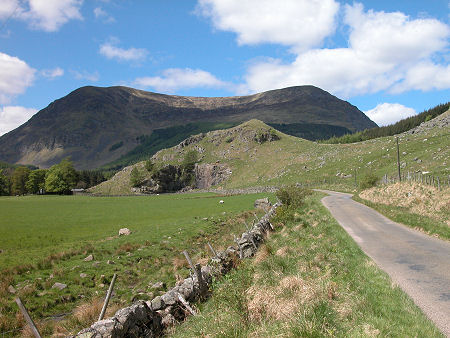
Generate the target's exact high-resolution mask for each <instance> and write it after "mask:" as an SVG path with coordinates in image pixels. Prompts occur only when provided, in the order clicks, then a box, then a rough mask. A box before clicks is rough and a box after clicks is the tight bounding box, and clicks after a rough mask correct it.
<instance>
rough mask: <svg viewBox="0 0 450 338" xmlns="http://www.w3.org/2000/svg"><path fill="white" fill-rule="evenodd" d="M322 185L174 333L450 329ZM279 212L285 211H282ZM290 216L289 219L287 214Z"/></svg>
mask: <svg viewBox="0 0 450 338" xmlns="http://www.w3.org/2000/svg"><path fill="white" fill-rule="evenodd" d="M323 196H324V195H323V194H321V193H314V194H313V195H312V196H309V197H307V198H306V200H305V204H304V205H303V206H302V207H300V208H298V209H297V210H295V211H292V212H289V213H290V214H289V213H286V212H283V209H280V213H278V212H277V216H276V218H275V219H274V220H273V222H272V223H273V224H274V225H275V226H276V231H275V233H273V234H271V235H270V237H269V238H268V240H267V241H266V244H265V247H263V249H262V250H261V251H260V252H259V253H258V254H257V255H256V257H255V258H254V259H249V260H246V261H245V262H244V263H242V264H241V265H240V267H239V268H238V269H237V270H235V271H233V272H231V273H230V274H229V275H227V276H225V277H224V278H223V279H220V280H217V281H216V282H215V283H214V286H213V293H212V294H213V296H212V297H211V298H210V299H209V300H208V301H207V302H205V303H203V304H199V305H198V308H199V314H198V315H197V316H195V317H189V318H188V319H187V320H186V322H185V323H183V324H180V325H178V326H176V327H175V328H174V329H173V331H172V332H171V336H172V337H275V336H276V337H335V336H338V337H375V336H381V337H386V336H392V337H443V335H442V334H441V333H440V332H439V330H438V329H437V328H436V327H435V326H434V325H433V324H432V322H431V321H429V320H428V319H427V318H426V317H425V315H424V314H423V313H422V312H421V311H420V309H419V308H418V307H417V306H416V305H415V304H414V303H413V301H412V300H411V299H410V298H409V297H408V296H407V295H406V294H405V293H403V291H402V290H401V289H400V288H399V287H398V286H396V285H395V284H394V283H393V282H392V281H391V280H390V278H389V277H388V275H387V274H386V273H384V272H383V271H381V270H380V269H379V268H378V267H377V266H376V265H375V263H374V262H373V261H372V260H371V259H370V258H368V257H367V256H366V255H365V254H364V253H363V252H362V250H361V249H360V248H359V247H358V246H357V244H356V243H355V242H354V241H353V240H352V239H351V237H350V236H348V235H347V233H346V232H345V231H344V230H343V229H342V228H341V227H340V226H339V225H338V223H337V222H336V221H335V220H334V219H333V218H332V216H331V215H330V213H329V212H328V211H327V210H326V209H325V207H323V206H322V204H321V203H320V199H321V198H322V197H323ZM277 218H278V219H277ZM286 220H289V221H286Z"/></svg>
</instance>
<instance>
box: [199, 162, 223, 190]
mask: <svg viewBox="0 0 450 338" xmlns="http://www.w3.org/2000/svg"><path fill="white" fill-rule="evenodd" d="M194 173H195V182H196V185H195V187H196V188H198V189H207V188H210V187H212V186H213V185H217V184H219V183H221V182H223V181H225V180H226V179H227V178H228V177H229V176H230V175H231V173H232V172H231V170H230V168H229V167H228V166H227V165H225V164H220V163H215V164H209V163H204V164H196V165H195V169H194Z"/></svg>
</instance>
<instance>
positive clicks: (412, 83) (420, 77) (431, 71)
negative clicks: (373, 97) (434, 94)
mask: <svg viewBox="0 0 450 338" xmlns="http://www.w3.org/2000/svg"><path fill="white" fill-rule="evenodd" d="M448 88H450V65H436V64H433V63H432V62H430V61H424V62H420V63H418V64H416V65H414V66H412V67H411V68H409V69H408V70H407V71H406V74H405V77H404V78H403V79H402V81H401V82H400V83H398V84H396V85H395V86H394V87H393V88H392V92H393V93H402V92H405V91H407V90H410V89H416V90H422V91H429V90H433V89H437V90H441V89H448Z"/></svg>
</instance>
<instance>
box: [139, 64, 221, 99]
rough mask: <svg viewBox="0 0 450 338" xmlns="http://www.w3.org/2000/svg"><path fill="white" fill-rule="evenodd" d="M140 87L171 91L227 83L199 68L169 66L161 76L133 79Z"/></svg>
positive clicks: (210, 86) (218, 85)
mask: <svg viewBox="0 0 450 338" xmlns="http://www.w3.org/2000/svg"><path fill="white" fill-rule="evenodd" d="M133 84H134V85H136V86H138V87H140V88H148V87H151V88H153V89H154V90H156V91H160V92H170V93H173V92H175V91H176V90H178V89H189V88H227V87H228V86H229V84H228V83H226V82H223V81H221V80H219V79H217V78H216V77H215V76H214V75H212V74H211V73H209V72H206V71H204V70H201V69H190V68H185V69H180V68H170V69H166V70H165V71H163V73H162V76H154V77H140V78H137V79H135V80H134V82H133Z"/></svg>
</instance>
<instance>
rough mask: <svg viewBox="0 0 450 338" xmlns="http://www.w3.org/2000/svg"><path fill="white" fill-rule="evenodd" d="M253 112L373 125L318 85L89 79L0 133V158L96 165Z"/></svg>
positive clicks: (294, 120)
mask: <svg viewBox="0 0 450 338" xmlns="http://www.w3.org/2000/svg"><path fill="white" fill-rule="evenodd" d="M253 118H257V119H259V120H261V121H264V122H265V123H269V124H270V123H272V124H275V125H280V126H284V128H285V130H288V131H289V130H291V132H292V129H294V130H295V125H296V124H297V125H302V124H314V125H323V127H324V129H327V128H328V129H329V128H330V126H334V127H336V128H338V129H339V128H340V129H341V133H342V132H343V131H344V132H345V131H346V130H348V131H351V132H353V131H358V130H363V129H366V128H372V127H376V124H375V123H374V122H372V121H371V120H370V119H369V118H368V117H366V116H365V115H364V114H363V113H362V112H361V111H360V110H359V109H358V108H356V107H355V106H353V105H351V104H349V103H348V102H346V101H342V100H340V99H338V98H337V97H335V96H333V95H331V94H329V93H328V92H326V91H324V90H322V89H319V88H316V87H313V86H301V87H290V88H285V89H278V90H271V91H267V92H263V93H259V94H254V95H249V96H236V97H185V96H173V95H163V94H157V93H152V92H146V91H142V90H137V89H133V88H128V87H107V88H102V87H92V86H89V87H82V88H79V89H77V90H75V91H73V92H71V93H70V94H68V95H67V96H65V97H63V98H61V99H59V100H56V101H54V102H52V103H51V104H50V105H49V106H48V107H46V108H44V109H42V110H41V111H39V112H38V113H37V114H35V115H34V116H33V117H32V118H31V119H30V120H29V121H28V122H26V123H25V124H23V125H22V126H20V127H18V128H17V129H15V130H13V131H11V132H9V133H7V134H5V135H3V136H2V137H0V160H1V161H6V162H9V163H23V164H33V165H38V166H40V167H43V168H45V167H49V166H51V165H53V164H55V163H58V162H59V161H60V160H61V159H62V158H64V157H67V156H70V157H71V159H72V161H73V162H74V164H75V166H76V167H77V168H78V169H92V168H96V167H99V166H102V165H104V164H106V163H109V162H112V161H115V160H117V159H118V158H120V157H121V156H124V155H126V154H128V153H129V152H130V151H132V150H133V149H135V148H136V147H137V146H139V145H140V144H141V143H142V140H143V139H145V138H146V137H148V136H150V135H151V134H152V132H153V131H154V130H156V129H164V128H172V127H175V126H182V125H186V124H189V123H199V122H202V123H205V122H206V123H228V124H234V125H236V124H238V123H241V122H245V121H248V120H251V119H253ZM290 125H291V126H290ZM316 129H317V126H316ZM318 129H319V130H320V128H318ZM294 134H295V133H294ZM177 141H178V140H177ZM166 146H167V145H166Z"/></svg>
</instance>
